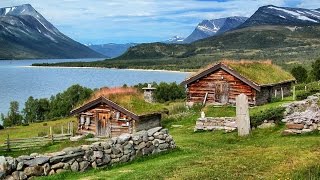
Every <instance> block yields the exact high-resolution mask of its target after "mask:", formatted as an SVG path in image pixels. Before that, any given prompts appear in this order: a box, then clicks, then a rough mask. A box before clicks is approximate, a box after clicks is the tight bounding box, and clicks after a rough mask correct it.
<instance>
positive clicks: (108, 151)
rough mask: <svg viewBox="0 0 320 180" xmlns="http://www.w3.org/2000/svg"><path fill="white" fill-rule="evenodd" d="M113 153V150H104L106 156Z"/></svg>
mask: <svg viewBox="0 0 320 180" xmlns="http://www.w3.org/2000/svg"><path fill="white" fill-rule="evenodd" d="M111 152H112V150H111V148H110V149H106V150H104V153H105V154H111Z"/></svg>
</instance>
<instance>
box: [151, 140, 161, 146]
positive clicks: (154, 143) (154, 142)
mask: <svg viewBox="0 0 320 180" xmlns="http://www.w3.org/2000/svg"><path fill="white" fill-rule="evenodd" d="M152 144H153V145H154V146H155V147H158V146H159V144H160V143H159V141H158V140H154V141H152Z"/></svg>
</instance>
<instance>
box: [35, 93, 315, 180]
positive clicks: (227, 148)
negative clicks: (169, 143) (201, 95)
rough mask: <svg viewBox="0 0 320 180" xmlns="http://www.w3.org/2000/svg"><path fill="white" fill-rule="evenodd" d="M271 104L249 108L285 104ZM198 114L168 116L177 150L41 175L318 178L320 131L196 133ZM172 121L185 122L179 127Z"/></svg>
mask: <svg viewBox="0 0 320 180" xmlns="http://www.w3.org/2000/svg"><path fill="white" fill-rule="evenodd" d="M288 101H290V100H289V98H288V99H287V100H286V101H283V102H276V103H271V104H268V105H265V106H260V107H257V108H252V109H250V112H254V111H261V110H263V109H266V108H269V107H274V106H278V105H281V104H283V103H285V102H288ZM234 110H235V109H234V108H233V107H222V108H216V107H207V108H206V112H207V113H206V114H208V115H209V114H210V115H216V116H228V115H230V116H233V115H234ZM197 117H199V112H197V111H193V110H189V111H185V112H183V113H180V114H175V115H171V116H169V117H167V118H165V119H164V121H163V125H164V126H165V127H167V128H168V129H169V131H170V134H171V135H172V136H173V137H174V139H175V141H176V144H177V146H178V148H177V149H175V150H173V151H170V152H165V153H162V154H158V155H152V156H149V157H140V158H138V159H136V160H134V161H133V162H130V163H125V164H120V165H116V166H112V167H106V168H102V169H96V170H94V169H92V170H90V171H87V172H84V173H71V172H67V173H63V174H58V175H55V176H50V177H41V178H40V179H53V180H55V179H57V180H58V179H59V180H60V179H81V180H96V179H97V180H98V179H319V178H320V163H319V160H320V153H319V152H320V151H319V150H320V138H319V133H318V132H315V133H312V134H306V135H298V136H282V135H281V132H282V131H283V129H284V126H283V125H280V126H277V127H275V128H270V129H255V130H253V131H252V133H251V134H250V135H249V136H248V137H238V136H237V132H233V133H224V132H221V131H220V132H219V131H217V132H197V133H195V132H193V127H194V124H195V120H196V119H197ZM172 125H182V127H178V128H177V127H176V128H174V127H175V126H172Z"/></svg>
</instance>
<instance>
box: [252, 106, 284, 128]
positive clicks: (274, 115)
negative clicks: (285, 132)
mask: <svg viewBox="0 0 320 180" xmlns="http://www.w3.org/2000/svg"><path fill="white" fill-rule="evenodd" d="M284 110H285V108H284V107H273V108H269V109H265V110H261V111H260V112H255V113H251V115H250V122H251V126H252V127H257V126H259V125H260V124H262V123H263V121H264V120H273V121H274V122H275V123H277V124H279V123H280V122H281V120H282V119H283V113H284Z"/></svg>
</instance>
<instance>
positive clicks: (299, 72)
mask: <svg viewBox="0 0 320 180" xmlns="http://www.w3.org/2000/svg"><path fill="white" fill-rule="evenodd" d="M291 74H292V75H293V76H294V77H295V78H296V80H297V82H298V83H304V82H306V81H307V79H308V71H307V70H306V69H305V68H304V67H302V66H301V65H299V66H296V67H294V68H292V69H291Z"/></svg>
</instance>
